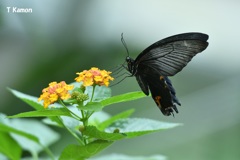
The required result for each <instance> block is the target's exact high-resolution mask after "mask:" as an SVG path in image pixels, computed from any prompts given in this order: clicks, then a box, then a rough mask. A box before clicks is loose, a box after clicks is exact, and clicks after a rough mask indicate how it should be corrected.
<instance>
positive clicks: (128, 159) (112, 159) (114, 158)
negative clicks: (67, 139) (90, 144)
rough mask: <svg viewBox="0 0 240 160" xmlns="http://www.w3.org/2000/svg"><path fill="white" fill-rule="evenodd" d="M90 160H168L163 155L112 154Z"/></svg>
mask: <svg viewBox="0 0 240 160" xmlns="http://www.w3.org/2000/svg"><path fill="white" fill-rule="evenodd" d="M89 160H166V157H164V156H162V155H153V156H146V157H145V156H128V155H123V154H110V155H105V156H101V157H98V158H90V159H89Z"/></svg>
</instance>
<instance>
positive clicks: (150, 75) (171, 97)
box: [136, 67, 181, 116]
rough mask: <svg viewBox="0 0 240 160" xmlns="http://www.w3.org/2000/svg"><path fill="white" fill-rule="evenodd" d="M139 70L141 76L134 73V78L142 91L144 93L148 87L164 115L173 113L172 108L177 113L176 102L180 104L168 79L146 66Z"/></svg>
mask: <svg viewBox="0 0 240 160" xmlns="http://www.w3.org/2000/svg"><path fill="white" fill-rule="evenodd" d="M141 71H142V72H141V76H140V75H136V78H137V81H138V84H139V86H140V87H141V89H142V91H143V92H144V93H145V94H146V92H147V93H148V89H149V90H150V92H151V95H152V98H153V100H154V101H155V103H156V104H157V106H158V108H159V109H160V110H161V112H162V113H163V114H164V115H166V116H169V115H171V114H173V110H175V111H176V112H177V113H178V110H177V107H176V104H178V105H181V104H180V102H179V101H178V99H177V97H176V92H175V90H174V88H173V86H172V83H171V81H170V79H168V77H164V76H161V75H159V74H158V73H157V72H155V71H154V70H151V68H148V67H147V68H144V69H143V70H141ZM147 95H148V94H147Z"/></svg>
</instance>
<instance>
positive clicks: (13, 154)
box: [0, 131, 22, 160]
mask: <svg viewBox="0 0 240 160" xmlns="http://www.w3.org/2000/svg"><path fill="white" fill-rule="evenodd" d="M0 139H1V145H0V152H1V153H3V154H4V155H5V156H7V157H8V158H9V159H13V160H18V159H20V157H21V154H22V149H21V147H20V146H19V145H18V143H17V142H16V141H15V140H14V139H13V138H12V137H11V136H10V135H9V134H8V133H6V132H1V131H0Z"/></svg>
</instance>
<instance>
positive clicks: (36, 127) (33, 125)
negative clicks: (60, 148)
mask: <svg viewBox="0 0 240 160" xmlns="http://www.w3.org/2000/svg"><path fill="white" fill-rule="evenodd" d="M11 126H12V127H14V128H16V129H17V130H20V131H22V132H26V133H27V134H30V135H34V136H35V137H37V139H38V143H36V142H34V141H32V140H30V139H29V138H27V137H23V136H20V135H19V134H11V136H12V137H13V138H14V139H15V140H16V141H17V142H18V144H19V145H20V146H21V147H22V148H23V149H25V150H27V151H29V152H31V153H32V154H37V153H39V152H40V151H42V150H44V149H45V148H44V147H47V146H49V145H51V144H53V143H54V142H56V141H57V140H58V139H59V134H58V133H57V132H55V131H53V130H52V129H50V128H49V127H47V126H46V125H44V124H42V123H41V122H39V121H36V120H33V119H31V120H30V119H11Z"/></svg>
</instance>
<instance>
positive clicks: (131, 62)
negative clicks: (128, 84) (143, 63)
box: [126, 56, 136, 75]
mask: <svg viewBox="0 0 240 160" xmlns="http://www.w3.org/2000/svg"><path fill="white" fill-rule="evenodd" d="M126 62H127V69H128V71H129V72H130V73H131V74H132V75H135V71H136V70H135V67H134V59H132V58H131V57H129V56H127V57H126Z"/></svg>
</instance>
